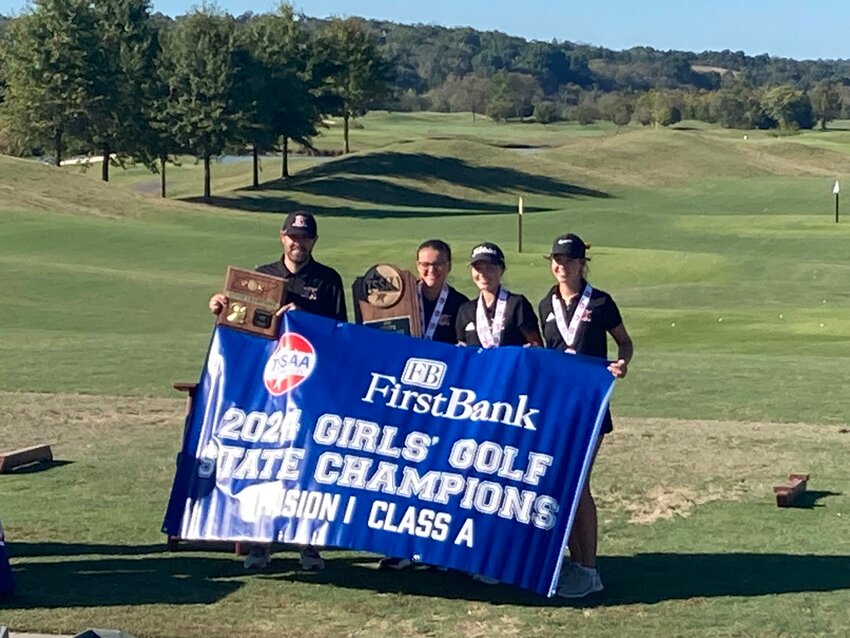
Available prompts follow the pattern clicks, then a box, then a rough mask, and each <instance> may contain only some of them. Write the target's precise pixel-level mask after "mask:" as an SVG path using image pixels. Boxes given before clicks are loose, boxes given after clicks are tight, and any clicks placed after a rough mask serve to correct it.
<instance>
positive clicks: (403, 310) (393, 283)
mask: <svg viewBox="0 0 850 638" xmlns="http://www.w3.org/2000/svg"><path fill="white" fill-rule="evenodd" d="M352 288H353V292H354V316H355V321H356V322H357V323H360V324H363V325H364V326H372V327H373V328H378V329H379V330H383V331H385V332H398V333H401V334H405V335H409V336H412V337H419V336H421V335H422V310H421V302H420V299H419V290H418V289H417V287H416V277H415V276H414V275H413V273H411V272H409V271H407V270H401V269H400V268H397V267H396V266H393V265H391V264H376V265H374V266H372V267H371V268H369V270H367V271H366V274H364V275H363V276H362V277H358V278H357V279H355V280H354V285H353V287H352Z"/></svg>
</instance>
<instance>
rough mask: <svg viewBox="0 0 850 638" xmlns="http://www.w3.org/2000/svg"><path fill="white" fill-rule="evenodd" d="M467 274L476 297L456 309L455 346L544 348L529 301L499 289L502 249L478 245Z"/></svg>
mask: <svg viewBox="0 0 850 638" xmlns="http://www.w3.org/2000/svg"><path fill="white" fill-rule="evenodd" d="M469 270H470V273H471V275H472V281H473V282H474V283H475V285H476V286H478V290H479V293H478V297H477V298H476V299H473V300H471V301H467V302H466V303H465V304H463V305H462V306H461V307H460V308H459V309H458V312H457V321H456V324H455V327H456V331H457V340H458V343H459V344H460V345H465V346H479V347H482V348H498V347H499V346H540V345H543V340H542V339H541V337H540V330H539V329H538V326H537V317H536V316H535V314H534V308H532V307H531V304H530V303H529V301H528V299H526V298H525V297H524V296H523V295H517V294H514V293H512V292H508V290H507V288H505V287H504V286H502V275H503V274H504V273H505V255H504V253H503V252H502V249H501V248H499V247H498V246H497V245H496V244H492V243H490V242H484V243H482V244H478V245H477V246H476V247H475V248H473V249H472V253H471V255H470V257H469Z"/></svg>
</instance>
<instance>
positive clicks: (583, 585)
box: [555, 563, 603, 598]
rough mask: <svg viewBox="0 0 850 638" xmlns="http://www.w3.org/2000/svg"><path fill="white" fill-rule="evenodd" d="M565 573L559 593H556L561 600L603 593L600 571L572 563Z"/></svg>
mask: <svg viewBox="0 0 850 638" xmlns="http://www.w3.org/2000/svg"><path fill="white" fill-rule="evenodd" d="M565 571H566V573H565V574H563V575H562V576H563V580H561V583H560V585H559V586H558V591H556V592H555V593H556V594H557V595H558V596H560V597H561V598H584V597H585V596H588V595H590V594H595V593H596V592H600V591H602V589H603V587H602V578H601V577H600V576H599V570H598V569H591V568H590V567H584V566H582V565H578V564H576V563H570V564H568V565H567V569H566V570H565Z"/></svg>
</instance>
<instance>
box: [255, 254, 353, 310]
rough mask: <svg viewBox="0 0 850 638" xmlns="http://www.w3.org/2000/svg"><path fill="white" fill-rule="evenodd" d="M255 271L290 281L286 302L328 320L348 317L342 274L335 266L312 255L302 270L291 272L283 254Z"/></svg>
mask: <svg viewBox="0 0 850 638" xmlns="http://www.w3.org/2000/svg"><path fill="white" fill-rule="evenodd" d="M256 270H257V272H261V273H265V274H267V275H274V276H275V277H283V278H284V279H286V280H287V284H286V297H285V298H284V303H294V304H295V305H296V306H298V307H299V308H300V309H301V310H306V311H307V312H310V313H312V314H314V315H320V316H322V317H327V318H328V319H336V320H337V321H347V320H348V316H347V315H346V312H345V294H344V292H343V289H342V277H340V276H339V273H338V272H337V271H336V270H334V269H333V268H330V267H328V266H325V265H324V264H320V263H319V262H317V261H316V260H315V259H312V258H311V259H310V261H309V262H308V263H307V264H306V265H305V266H304V267H303V268H302V269H301V270H299V271H298V272H297V273H292V272H289V269H288V268H287V267H286V266H285V265H284V263H283V258H282V257H281V258H280V259H279V260H277V261H273V262H272V263H270V264H264V265H262V266H257V268H256Z"/></svg>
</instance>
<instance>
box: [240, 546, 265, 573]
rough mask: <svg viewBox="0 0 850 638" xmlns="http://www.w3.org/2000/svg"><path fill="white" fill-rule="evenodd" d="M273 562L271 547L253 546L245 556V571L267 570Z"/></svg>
mask: <svg viewBox="0 0 850 638" xmlns="http://www.w3.org/2000/svg"><path fill="white" fill-rule="evenodd" d="M270 560H271V547H269V546H268V545H251V546H250V547H248V554H247V555H246V556H245V562H244V563H243V564H244V565H245V569H265V568H266V567H268V565H269V561H270Z"/></svg>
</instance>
